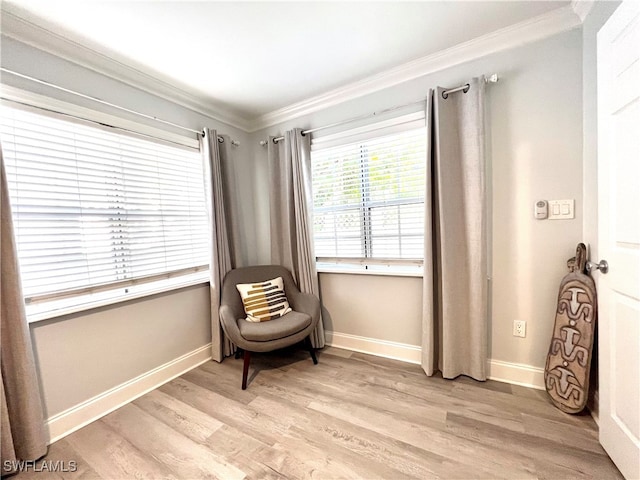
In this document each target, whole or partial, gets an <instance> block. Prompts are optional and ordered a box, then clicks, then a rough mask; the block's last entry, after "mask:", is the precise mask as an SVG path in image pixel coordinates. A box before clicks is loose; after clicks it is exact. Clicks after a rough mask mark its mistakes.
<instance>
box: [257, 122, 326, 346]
mask: <svg viewBox="0 0 640 480" xmlns="http://www.w3.org/2000/svg"><path fill="white" fill-rule="evenodd" d="M273 138H274V137H270V138H269V146H268V160H269V172H270V182H269V183H270V185H269V186H270V189H269V190H270V207H271V262H272V263H274V264H277V265H282V266H284V267H286V268H288V269H289V270H290V271H291V273H292V274H293V277H294V280H295V281H296V283H297V284H298V287H299V288H300V291H301V292H304V293H312V294H314V295H315V296H317V297H318V298H320V287H319V284H318V272H317V271H316V256H315V253H314V249H313V213H312V206H313V198H312V195H311V144H310V137H309V136H308V135H306V136H305V135H303V134H302V130H301V129H299V128H296V129H295V130H290V131H288V132H286V133H285V135H284V141H282V142H279V143H278V144H275V143H274V142H273ZM311 344H312V345H313V346H314V348H322V347H324V344H325V340H324V327H323V325H322V318H320V321H319V322H318V326H317V327H316V329H315V330H314V332H313V334H312V335H311Z"/></svg>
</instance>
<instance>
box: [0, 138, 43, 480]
mask: <svg viewBox="0 0 640 480" xmlns="http://www.w3.org/2000/svg"><path fill="white" fill-rule="evenodd" d="M0 171H1V172H0V191H1V192H0V210H1V212H0V213H1V223H2V225H1V232H0V233H1V236H0V267H1V268H0V295H1V298H2V302H1V303H2V306H1V309H0V329H1V331H0V339H1V343H2V345H1V346H0V352H1V353H0V367H1V368H0V375H1V377H2V384H1V385H0V402H1V403H0V417H1V418H0V420H1V423H0V442H1V444H0V462H1V463H0V465H2V470H1V471H0V473H1V474H2V475H6V474H8V473H11V472H12V471H14V470H15V463H14V462H16V461H20V460H22V461H26V460H36V459H38V458H40V457H42V456H43V455H45V454H46V453H47V433H46V430H45V426H44V413H43V409H42V397H41V394H40V388H39V385H38V379H37V374H36V366H35V360H34V355H33V350H32V345H31V336H30V334H29V325H28V324H27V319H26V316H25V310H24V300H23V296H22V286H21V282H20V270H19V268H18V255H17V251H16V243H15V239H14V236H13V221H12V218H11V207H10V205H9V192H8V190H7V178H6V172H5V168H4V160H3V159H2V148H1V146H0ZM5 462H7V463H5Z"/></svg>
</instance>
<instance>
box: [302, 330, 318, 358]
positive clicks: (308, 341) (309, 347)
mask: <svg viewBox="0 0 640 480" xmlns="http://www.w3.org/2000/svg"><path fill="white" fill-rule="evenodd" d="M304 343H305V344H306V346H307V350H309V353H310V354H311V360H313V364H314V365H317V364H318V359H317V358H316V350H315V348H313V344H312V343H311V337H307V338H305V339H304Z"/></svg>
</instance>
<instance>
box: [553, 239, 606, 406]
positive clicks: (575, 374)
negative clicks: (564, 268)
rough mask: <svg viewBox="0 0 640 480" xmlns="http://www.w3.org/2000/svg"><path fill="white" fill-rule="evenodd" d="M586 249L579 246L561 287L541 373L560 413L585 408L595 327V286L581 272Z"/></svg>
mask: <svg viewBox="0 0 640 480" xmlns="http://www.w3.org/2000/svg"><path fill="white" fill-rule="evenodd" d="M585 262H586V247H585V246H584V244H582V243H581V244H579V245H578V248H577V250H576V260H575V266H574V267H573V271H572V272H571V273H569V274H568V275H566V276H565V277H564V278H563V279H562V282H561V283H560V292H559V293H558V308H557V310H556V322H555V325H554V327H553V336H552V338H551V346H550V347H549V354H548V355H547V364H546V367H545V369H544V380H545V387H546V389H547V392H548V393H549V395H550V396H551V400H552V401H553V403H554V404H555V406H556V407H558V408H559V409H560V410H562V411H563V412H567V413H578V412H580V411H582V410H583V409H584V407H585V406H586V404H587V396H588V392H589V372H590V369H591V352H592V349H593V337H594V332H595V326H596V318H597V315H596V313H597V312H596V305H597V302H596V286H595V283H594V282H593V279H592V278H591V277H590V276H588V275H585V274H584V273H583V272H584V271H585V270H584V267H585Z"/></svg>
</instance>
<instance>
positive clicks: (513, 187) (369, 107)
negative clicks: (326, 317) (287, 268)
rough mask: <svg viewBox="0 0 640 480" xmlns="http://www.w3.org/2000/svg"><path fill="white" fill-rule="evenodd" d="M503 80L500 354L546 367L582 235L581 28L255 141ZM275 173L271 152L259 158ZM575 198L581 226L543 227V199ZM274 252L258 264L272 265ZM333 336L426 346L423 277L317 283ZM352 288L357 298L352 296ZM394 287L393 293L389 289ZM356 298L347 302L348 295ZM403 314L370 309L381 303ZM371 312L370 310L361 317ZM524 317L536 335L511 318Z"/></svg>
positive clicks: (491, 92) (496, 340) (498, 124)
mask: <svg viewBox="0 0 640 480" xmlns="http://www.w3.org/2000/svg"><path fill="white" fill-rule="evenodd" d="M494 72H495V73H498V74H499V75H500V77H501V80H500V82H499V83H498V84H495V85H490V86H489V87H488V95H487V97H488V124H489V127H490V147H491V150H492V153H491V155H490V161H491V163H492V175H491V182H492V184H493V192H492V195H491V204H492V211H493V215H492V223H493V226H492V236H493V249H492V257H493V259H492V270H493V286H492V287H493V288H492V290H493V293H492V308H493V313H492V318H491V350H490V352H491V357H492V358H493V359H496V360H501V361H505V362H513V363H522V364H527V365H532V366H536V367H543V366H544V362H545V358H546V353H547V350H548V346H549V339H550V336H551V330H552V326H553V320H554V314H555V304H556V296H557V288H558V285H559V282H560V280H561V279H562V277H563V276H564V274H565V273H566V260H567V259H568V258H569V257H571V256H573V254H574V252H575V246H576V243H577V242H579V241H581V239H582V222H583V221H582V200H583V199H582V34H581V31H580V30H579V29H576V30H573V31H570V32H566V33H562V34H560V35H557V36H555V37H552V38H548V39H546V40H543V41H539V42H536V43H533V44H529V45H525V46H522V47H519V48H516V49H512V50H509V51H506V52H501V53H497V54H494V55H490V56H487V57H484V58H480V59H477V60H474V61H472V62H469V63H466V64H463V65H460V66H457V67H454V68H450V69H448V70H445V71H442V72H438V73H435V74H432V75H428V76H424V77H421V78H418V79H416V80H412V81H410V82H406V83H404V84H401V85H398V86H395V87H392V88H389V89H386V90H384V91H380V92H377V93H375V94H372V95H369V96H367V97H363V98H359V99H356V100H353V101H349V102H346V103H343V104H341V105H338V106H335V107H331V108H328V109H326V110H323V111H320V112H317V113H314V114H312V115H308V116H305V117H302V118H299V119H296V120H293V121H289V122H286V123H284V124H281V125H277V126H275V127H272V128H268V129H265V130H263V131H260V132H256V134H254V136H253V142H257V141H258V140H260V139H264V138H266V137H267V136H268V135H269V134H272V135H277V134H281V133H282V132H283V131H285V130H286V129H289V128H292V127H294V126H295V127H301V128H313V127H318V126H322V125H326V124H330V123H333V122H337V121H340V120H343V119H347V118H350V117H354V116H358V115H361V114H365V113H370V112H373V111H376V110H381V109H384V108H388V107H391V106H394V105H400V104H404V103H408V102H411V101H417V100H419V99H421V98H424V96H425V94H426V92H427V90H428V88H429V87H433V86H434V85H442V86H456V85H459V84H461V83H464V82H465V81H466V79H468V78H469V77H472V76H477V75H480V74H491V73H494ZM256 153H257V156H256V171H260V173H259V174H258V175H259V177H264V175H265V173H266V152H265V151H264V150H256ZM267 198H268V192H267V191H266V189H265V190H263V191H260V190H256V203H255V206H256V211H257V212H258V213H257V215H256V219H257V223H258V225H257V229H258V234H259V235H260V236H261V237H264V238H268V235H269V224H268V201H267ZM565 198H573V199H575V201H576V218H575V219H574V220H555V221H551V220H546V221H537V220H534V218H533V205H534V202H535V201H536V200H538V199H565ZM268 252H269V250H268V246H267V245H266V242H265V246H264V248H263V249H262V250H261V260H262V261H267V260H268ZM320 283H321V291H322V296H323V302H324V304H325V307H326V308H327V309H328V311H329V313H330V314H331V325H330V328H329V329H331V330H333V331H336V332H340V333H349V334H352V335H359V336H363V337H370V338H376V339H382V340H389V341H394V342H400V343H408V344H412V345H419V343H420V335H419V332H420V311H421V310H420V303H421V301H422V300H421V296H420V294H419V292H420V289H419V284H420V279H417V278H413V279H411V278H409V279H407V278H400V277H378V278H376V279H370V278H364V277H362V276H357V277H356V276H345V275H342V274H333V273H323V274H321V275H320ZM346 289H348V290H346ZM388 291H393V292H394V295H393V296H392V297H391V298H390V296H388V295H386V294H385V293H386V292H388ZM346 292H348V294H347V293H346ZM377 302H380V303H388V304H391V303H393V305H395V306H398V309H399V310H398V311H397V312H395V313H393V312H392V311H391V312H390V311H387V310H389V309H387V308H382V307H381V308H379V309H371V308H369V307H370V306H371V304H372V303H377ZM363 312H366V313H363ZM515 319H520V320H526V321H527V337H526V338H516V337H513V336H512V322H513V320H515Z"/></svg>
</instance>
